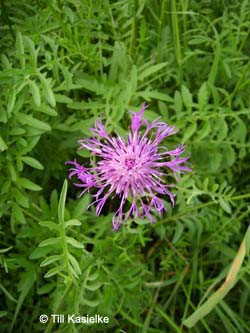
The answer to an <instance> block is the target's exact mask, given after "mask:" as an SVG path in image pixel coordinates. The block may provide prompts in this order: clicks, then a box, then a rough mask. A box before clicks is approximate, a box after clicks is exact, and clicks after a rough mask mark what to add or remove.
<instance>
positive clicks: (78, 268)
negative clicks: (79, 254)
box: [68, 253, 82, 275]
mask: <svg viewBox="0 0 250 333" xmlns="http://www.w3.org/2000/svg"><path fill="white" fill-rule="evenodd" d="M68 257H69V261H70V263H71V265H72V267H73V268H74V270H75V271H76V273H77V274H78V275H81V274H82V271H81V268H80V266H79V264H78V262H77V260H76V258H75V257H74V256H72V255H71V254H70V253H69V254H68Z"/></svg>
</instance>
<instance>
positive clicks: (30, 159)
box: [21, 156, 44, 170]
mask: <svg viewBox="0 0 250 333" xmlns="http://www.w3.org/2000/svg"><path fill="white" fill-rule="evenodd" d="M21 160H22V161H23V162H24V163H26V164H28V165H29V166H31V167H32V168H34V169H38V170H43V169H44V167H43V165H42V164H41V163H40V162H39V161H38V160H36V159H35V158H34V157H30V156H22V157H21Z"/></svg>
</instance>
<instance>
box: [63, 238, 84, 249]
mask: <svg viewBox="0 0 250 333" xmlns="http://www.w3.org/2000/svg"><path fill="white" fill-rule="evenodd" d="M66 242H67V243H68V244H70V245H72V246H73V247H75V248H77V249H83V248H84V246H83V244H81V243H80V242H78V241H77V240H76V239H74V238H72V237H66Z"/></svg>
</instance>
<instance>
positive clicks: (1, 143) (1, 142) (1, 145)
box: [0, 136, 8, 151]
mask: <svg viewBox="0 0 250 333" xmlns="http://www.w3.org/2000/svg"><path fill="white" fill-rule="evenodd" d="M6 149H8V146H7V145H6V143H5V141H4V139H3V138H2V137H1V136H0V150H1V151H5V150H6Z"/></svg>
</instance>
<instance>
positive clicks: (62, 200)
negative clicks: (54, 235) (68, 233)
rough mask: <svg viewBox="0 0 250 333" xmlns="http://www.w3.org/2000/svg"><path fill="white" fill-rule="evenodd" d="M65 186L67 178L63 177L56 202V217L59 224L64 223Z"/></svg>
mask: <svg viewBox="0 0 250 333" xmlns="http://www.w3.org/2000/svg"><path fill="white" fill-rule="evenodd" d="M67 188H68V182H67V179H65V180H64V183H63V187H62V191H61V194H60V199H59V204H58V219H59V223H61V224H64V210H65V202H66V196H67Z"/></svg>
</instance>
